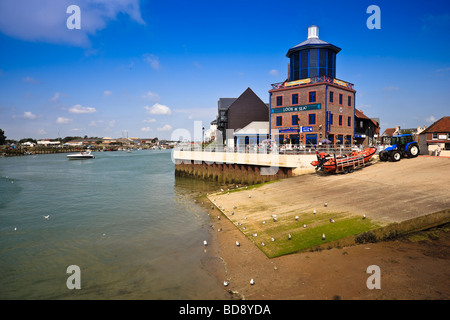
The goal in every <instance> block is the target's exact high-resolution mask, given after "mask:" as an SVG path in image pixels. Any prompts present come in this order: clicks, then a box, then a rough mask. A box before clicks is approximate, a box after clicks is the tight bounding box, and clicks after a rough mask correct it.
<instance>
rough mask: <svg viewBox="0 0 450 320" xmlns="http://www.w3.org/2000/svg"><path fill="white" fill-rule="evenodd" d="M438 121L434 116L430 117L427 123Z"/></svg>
mask: <svg viewBox="0 0 450 320" xmlns="http://www.w3.org/2000/svg"><path fill="white" fill-rule="evenodd" d="M436 120H437V119H436V118H435V117H434V116H433V115H431V116H429V117H428V118H426V119H425V121H426V122H428V123H432V122H435V121H436Z"/></svg>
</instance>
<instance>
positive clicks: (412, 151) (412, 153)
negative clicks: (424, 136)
mask: <svg viewBox="0 0 450 320" xmlns="http://www.w3.org/2000/svg"><path fill="white" fill-rule="evenodd" d="M406 154H407V155H408V157H410V158H415V157H417V156H418V155H419V147H418V146H417V144H411V145H410V146H409V147H408V150H406Z"/></svg>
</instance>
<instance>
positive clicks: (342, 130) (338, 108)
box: [270, 83, 355, 140]
mask: <svg viewBox="0 0 450 320" xmlns="http://www.w3.org/2000/svg"><path fill="white" fill-rule="evenodd" d="M326 86H327V85H326V84H324V83H320V84H313V85H304V86H300V87H293V88H287V89H278V90H272V91H270V92H271V93H272V96H271V106H272V109H274V108H278V106H277V105H276V102H277V97H278V96H282V97H283V107H290V106H293V105H292V95H293V94H295V93H298V94H299V99H298V105H308V104H314V103H320V104H321V109H320V110H308V111H299V112H285V113H272V114H271V129H287V128H297V126H293V125H292V120H291V117H292V115H298V117H299V125H300V126H312V127H313V132H311V133H316V134H317V137H318V140H320V139H323V138H325V125H326V119H325V115H326V114H325V102H327V103H326V104H327V111H331V113H332V114H333V115H334V124H333V125H332V126H331V127H330V132H329V134H334V135H338V134H343V135H351V136H352V137H353V133H354V129H353V128H354V112H355V111H354V108H355V92H354V91H352V90H346V89H343V88H340V87H337V86H333V85H330V84H328V92H327V94H326ZM311 91H316V102H309V92H311ZM330 91H332V92H333V95H334V99H333V102H330V101H329V96H330ZM339 94H342V104H340V103H339ZM349 96H350V97H351V106H350V107H349V106H348V97H349ZM310 113H315V114H316V125H310V124H309V123H308V115H309V114H310ZM339 115H342V126H339ZM279 116H281V117H282V119H283V123H282V126H281V127H279V126H277V125H276V118H277V117H279ZM348 117H350V119H351V126H348V124H347V121H348ZM320 125H322V127H320ZM320 132H322V138H320V135H319V133H320ZM280 134H283V133H280ZM286 134H287V135H289V134H295V133H285V135H286ZM335 139H336V138H335Z"/></svg>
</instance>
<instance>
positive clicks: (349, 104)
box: [347, 96, 352, 107]
mask: <svg viewBox="0 0 450 320" xmlns="http://www.w3.org/2000/svg"><path fill="white" fill-rule="evenodd" d="M347 102H348V106H349V107H351V106H352V96H348V99H347Z"/></svg>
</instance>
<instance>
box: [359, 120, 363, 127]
mask: <svg viewBox="0 0 450 320" xmlns="http://www.w3.org/2000/svg"><path fill="white" fill-rule="evenodd" d="M359 127H360V128H363V127H364V122H363V121H362V120H361V121H359Z"/></svg>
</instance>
